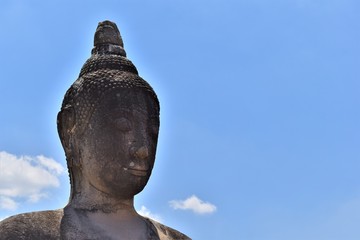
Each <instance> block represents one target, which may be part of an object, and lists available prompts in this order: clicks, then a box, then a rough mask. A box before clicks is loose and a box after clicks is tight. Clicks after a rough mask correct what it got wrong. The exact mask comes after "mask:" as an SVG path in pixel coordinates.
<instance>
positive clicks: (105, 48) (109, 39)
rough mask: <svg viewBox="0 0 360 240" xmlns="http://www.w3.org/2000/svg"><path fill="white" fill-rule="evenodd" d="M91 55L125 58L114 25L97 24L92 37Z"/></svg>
mask: <svg viewBox="0 0 360 240" xmlns="http://www.w3.org/2000/svg"><path fill="white" fill-rule="evenodd" d="M91 53H92V54H115V55H121V56H124V57H126V52H125V50H124V43H123V41H122V38H121V35H120V31H119V29H118V28H117V26H116V24H115V23H113V22H111V21H108V20H106V21H103V22H99V24H98V27H97V29H96V32H95V36H94V48H93V50H92V51H91Z"/></svg>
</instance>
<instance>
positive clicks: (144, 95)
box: [0, 21, 189, 240]
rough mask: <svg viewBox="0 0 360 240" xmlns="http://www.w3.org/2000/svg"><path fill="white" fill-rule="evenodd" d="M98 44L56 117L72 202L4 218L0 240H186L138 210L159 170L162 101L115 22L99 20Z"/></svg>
mask: <svg viewBox="0 0 360 240" xmlns="http://www.w3.org/2000/svg"><path fill="white" fill-rule="evenodd" d="M94 45H95V47H94V48H93V50H92V55H91V57H90V59H88V60H87V61H86V63H85V64H84V66H83V67H82V69H81V71H80V75H79V78H78V79H77V80H76V81H75V82H74V83H73V85H72V86H71V87H70V89H69V90H68V91H67V92H66V94H65V97H64V101H63V104H62V107H61V111H60V112H59V114H58V132H59V136H60V139H61V143H62V145H63V147H64V150H65V155H66V159H67V164H68V169H69V175H70V183H71V194H70V200H69V203H68V205H67V206H66V207H65V208H64V209H61V210H55V211H42V212H33V213H26V214H20V215H16V216H13V217H10V218H7V219H5V220H3V221H2V222H0V240H5V239H47V240H49V239H50V240H52V239H63V240H70V239H77V240H82V239H84V240H85V239H154V240H155V239H189V238H188V237H187V236H185V235H184V234H182V233H180V232H178V231H176V230H174V229H171V228H169V227H167V226H164V225H162V224H160V223H158V222H156V221H154V220H151V219H148V218H145V217H142V216H140V215H139V214H138V213H137V212H136V211H135V209H134V207H133V201H134V195H136V194H137V193H139V192H141V191H142V190H143V188H144V187H145V185H146V184H147V182H148V180H149V177H150V175H151V171H152V168H153V166H154V161H155V154H156V146H157V139H158V132H159V112H160V107H159V101H158V99H157V96H156V94H155V92H154V90H153V89H152V88H151V86H150V85H149V84H148V83H147V82H146V81H145V80H143V79H142V78H141V77H139V75H138V72H137V70H136V68H135V66H134V65H133V64H132V63H131V61H130V60H128V59H127V58H126V52H125V50H124V45H123V42H122V39H121V36H120V33H119V30H118V28H117V26H116V24H115V23H112V22H110V21H104V22H101V23H99V25H98V28H97V30H96V33H95V39H94Z"/></svg>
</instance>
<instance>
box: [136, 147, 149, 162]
mask: <svg viewBox="0 0 360 240" xmlns="http://www.w3.org/2000/svg"><path fill="white" fill-rule="evenodd" d="M134 156H135V157H136V158H138V159H146V158H147V157H148V156H149V150H148V148H147V147H145V146H142V147H140V148H138V149H136V150H135V152H134Z"/></svg>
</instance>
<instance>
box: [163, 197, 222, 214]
mask: <svg viewBox="0 0 360 240" xmlns="http://www.w3.org/2000/svg"><path fill="white" fill-rule="evenodd" d="M169 204H170V206H171V207H172V208H173V209H181V210H191V211H193V212H194V213H197V214H209V213H213V212H215V211H216V206H215V205H213V204H211V203H209V202H204V201H202V200H201V199H199V198H198V197H197V196H195V195H192V196H191V197H188V198H187V199H185V200H172V201H170V202H169Z"/></svg>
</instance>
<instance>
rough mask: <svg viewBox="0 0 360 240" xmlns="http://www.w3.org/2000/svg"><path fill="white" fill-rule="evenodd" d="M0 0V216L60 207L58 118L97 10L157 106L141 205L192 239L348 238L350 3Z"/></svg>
mask: <svg viewBox="0 0 360 240" xmlns="http://www.w3.org/2000/svg"><path fill="white" fill-rule="evenodd" d="M0 6H1V7H0V22H1V28H0V29H1V32H2V33H1V35H0V36H1V37H0V52H1V56H2V57H1V58H0V66H1V67H0V69H1V71H0V110H1V118H0V152H1V153H0V219H1V218H4V217H6V216H10V215H14V214H17V213H20V212H28V211H36V210H44V209H56V208H61V207H63V206H64V205H65V204H66V203H67V200H68V195H69V181H68V175H67V171H66V163H65V157H64V153H63V150H62V147H61V145H60V141H59V139H58V136H57V131H56V114H57V112H58V111H59V109H60V105H61V101H62V99H63V96H64V93H65V91H66V90H67V89H68V88H69V86H70V85H71V84H72V82H73V81H74V80H76V78H77V75H78V74H79V71H80V68H81V66H82V64H83V63H84V62H85V60H86V59H87V58H88V57H89V56H90V51H91V49H92V43H93V34H94V32H95V29H96V26H97V23H98V22H99V21H103V20H105V19H109V20H112V21H114V22H116V23H117V25H118V27H119V29H120V32H121V34H122V37H123V40H124V44H125V49H126V51H127V55H128V58H129V59H130V60H131V61H132V62H133V63H134V64H135V65H136V67H137V68H138V71H139V73H140V75H141V76H142V77H143V78H144V79H146V80H147V81H148V82H149V83H150V84H151V85H152V86H153V87H154V89H155V90H156V92H157V94H158V96H159V99H160V103H161V129H160V136H159V137H160V139H159V144H158V152H157V159H156V163H155V168H154V170H153V175H152V177H151V179H150V181H149V183H148V185H147V187H146V188H145V190H144V191H143V192H142V193H140V194H139V195H138V196H137V197H136V208H137V209H138V211H141V212H142V213H143V214H148V215H151V216H155V217H156V218H157V219H160V221H161V222H163V223H164V224H166V225H169V226H171V227H173V228H176V229H178V230H180V231H182V232H184V233H186V234H187V235H189V236H190V237H192V238H193V239H211V240H212V239H241V240H289V239H291V240H355V239H360V228H359V224H360V174H359V170H360V148H359V144H360V107H359V106H360V94H359V90H360V82H359V77H360V68H359V64H360V48H359V42H360V31H359V29H360V17H359V14H358V13H359V10H360V3H359V1H356V0H273V1H270V0H252V1H251V0H236V1H235V0H223V1H220V0H208V1H201V0H198V1H186V0H181V1H180V0H173V1H168V0H166V1H165V0H154V1H130V0H128V1H115V0H114V1H110V0H102V1H80V0H79V1H60V0H52V1H36V0H34V1H24V0H11V1H10V0H2V1H1V3H0Z"/></svg>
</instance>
